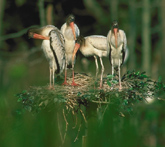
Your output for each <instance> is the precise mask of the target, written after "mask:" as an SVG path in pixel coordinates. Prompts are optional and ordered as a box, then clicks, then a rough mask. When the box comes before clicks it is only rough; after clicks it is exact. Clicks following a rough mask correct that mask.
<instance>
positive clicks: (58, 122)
mask: <svg viewBox="0 0 165 147" xmlns="http://www.w3.org/2000/svg"><path fill="white" fill-rule="evenodd" d="M57 121H58V129H59V132H60V137H61V142H63V141H64V140H63V138H62V132H61V129H60V123H59V116H58V113H57Z"/></svg>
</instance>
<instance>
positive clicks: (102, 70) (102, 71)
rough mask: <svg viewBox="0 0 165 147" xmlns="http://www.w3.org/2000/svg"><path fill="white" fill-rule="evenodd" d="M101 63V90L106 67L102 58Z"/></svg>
mask: <svg viewBox="0 0 165 147" xmlns="http://www.w3.org/2000/svg"><path fill="white" fill-rule="evenodd" d="M100 63H101V67H102V69H101V78H100V88H102V87H103V73H104V65H103V61H102V58H101V57H100Z"/></svg>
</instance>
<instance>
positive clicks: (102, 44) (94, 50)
mask: <svg viewBox="0 0 165 147" xmlns="http://www.w3.org/2000/svg"><path fill="white" fill-rule="evenodd" d="M78 49H80V51H81V53H82V54H83V55H84V56H86V57H89V56H93V57H94V59H95V64H96V78H97V74H98V62H97V57H99V58H100V63H101V67H102V72H101V78H100V88H102V86H103V82H102V79H103V72H104V65H103V62H102V57H107V55H108V51H107V39H106V37H105V36H101V35H91V36H87V37H85V38H84V37H83V36H79V37H77V40H76V44H75V47H74V53H73V57H72V61H73V62H74V58H75V55H76V53H77V51H78Z"/></svg>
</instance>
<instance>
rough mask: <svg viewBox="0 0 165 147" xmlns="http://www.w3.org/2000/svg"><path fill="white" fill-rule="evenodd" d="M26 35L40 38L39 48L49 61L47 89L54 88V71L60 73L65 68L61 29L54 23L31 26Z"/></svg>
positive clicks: (63, 42)
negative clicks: (37, 26) (39, 26)
mask: <svg viewBox="0 0 165 147" xmlns="http://www.w3.org/2000/svg"><path fill="white" fill-rule="evenodd" d="M28 36H29V37H30V38H34V39H42V40H43V41H42V45H41V48H42V49H43V52H44V54H45V56H46V58H47V60H48V62H49V70H50V84H49V89H54V73H56V74H61V73H62V72H63V70H64V68H65V47H64V44H65V40H64V37H63V35H62V33H61V31H60V30H59V29H58V28H57V27H55V26H54V25H46V26H44V27H41V28H31V29H29V30H28Z"/></svg>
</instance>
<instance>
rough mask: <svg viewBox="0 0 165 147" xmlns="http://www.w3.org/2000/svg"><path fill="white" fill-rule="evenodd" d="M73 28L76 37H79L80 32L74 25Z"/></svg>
mask: <svg viewBox="0 0 165 147" xmlns="http://www.w3.org/2000/svg"><path fill="white" fill-rule="evenodd" d="M74 28H75V33H76V37H78V36H80V30H79V28H78V26H77V25H76V24H74Z"/></svg>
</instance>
